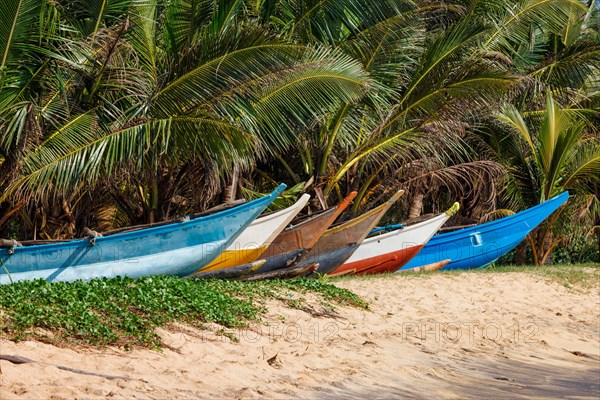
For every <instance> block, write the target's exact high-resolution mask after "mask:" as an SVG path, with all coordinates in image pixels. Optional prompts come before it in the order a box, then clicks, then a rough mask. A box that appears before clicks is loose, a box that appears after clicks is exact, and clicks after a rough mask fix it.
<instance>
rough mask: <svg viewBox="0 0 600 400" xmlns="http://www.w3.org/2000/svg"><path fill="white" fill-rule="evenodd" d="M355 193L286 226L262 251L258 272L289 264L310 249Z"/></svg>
mask: <svg viewBox="0 0 600 400" xmlns="http://www.w3.org/2000/svg"><path fill="white" fill-rule="evenodd" d="M356 195H357V192H351V193H350V194H349V195H348V196H346V198H345V199H344V200H342V201H341V202H340V203H339V204H338V205H337V206H335V207H331V208H329V209H327V210H325V211H323V212H321V213H319V214H317V215H314V216H311V217H310V218H308V219H306V220H304V221H302V222H300V223H298V224H296V225H293V226H289V227H287V228H286V229H285V230H284V231H283V232H281V233H280V234H279V236H277V237H276V238H275V240H273V242H272V243H271V245H270V246H269V247H268V248H267V250H265V252H264V253H263V257H264V258H265V264H264V265H263V266H262V267H260V268H259V270H258V273H265V272H269V271H274V270H277V269H281V268H285V267H287V266H289V265H291V264H292V262H293V261H294V260H295V259H296V258H297V257H298V256H299V255H300V254H302V253H305V252H307V251H309V250H310V249H312V247H313V246H314V245H315V243H317V241H318V240H319V238H320V237H321V235H323V233H325V231H326V230H327V228H329V226H331V224H333V222H334V221H335V220H336V219H337V217H338V216H339V215H340V214H341V213H342V212H343V211H344V210H345V209H346V207H348V205H349V204H350V203H351V202H352V200H353V199H354V197H356Z"/></svg>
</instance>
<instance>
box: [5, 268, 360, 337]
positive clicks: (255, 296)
mask: <svg viewBox="0 0 600 400" xmlns="http://www.w3.org/2000/svg"><path fill="white" fill-rule="evenodd" d="M305 293H312V294H314V295H316V296H317V297H318V298H320V299H321V300H322V301H323V302H325V303H327V304H330V305H335V304H339V305H348V306H355V307H361V308H367V307H368V305H367V303H365V302H364V301H363V300H362V299H360V298H359V297H358V296H356V295H355V294H354V293H352V292H350V291H348V290H345V289H341V288H338V287H336V286H334V285H331V284H328V283H326V282H324V281H323V280H318V279H295V280H287V281H280V280H272V281H256V282H237V281H226V280H196V279H179V278H176V277H168V276H153V277H146V278H141V279H136V280H134V279H129V278H125V279H121V278H113V279H95V280H92V281H89V282H84V281H76V282H69V283H61V282H59V283H49V282H46V281H44V280H36V281H27V282H17V283H14V284H11V285H4V286H0V332H2V336H3V338H6V339H9V340H14V341H20V340H26V339H34V340H39V341H44V342H48V343H53V344H57V345H69V344H76V345H82V344H83V345H90V346H99V347H102V346H108V345H116V346H123V347H125V348H131V347H132V346H143V347H150V348H159V347H160V346H161V339H160V337H159V336H158V335H157V333H156V331H155V329H156V328H158V327H164V326H166V325H168V324H170V323H174V322H177V323H183V324H186V325H189V326H193V327H198V328H202V327H203V326H204V325H205V324H207V323H216V324H219V325H221V326H223V327H225V328H236V327H244V326H247V325H248V324H249V323H251V322H253V321H256V322H257V321H259V320H260V318H261V316H262V315H264V313H265V312H266V311H267V309H266V302H267V301H268V300H273V299H275V300H280V301H283V302H284V303H285V304H286V305H287V306H288V307H296V308H301V307H302V305H303V294H305Z"/></svg>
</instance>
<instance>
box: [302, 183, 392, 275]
mask: <svg viewBox="0 0 600 400" xmlns="http://www.w3.org/2000/svg"><path fill="white" fill-rule="evenodd" d="M403 194H404V191H403V190H400V191H398V192H396V193H395V194H394V195H393V196H392V197H391V198H390V199H389V200H388V201H386V202H385V203H383V204H381V205H380V206H378V207H375V208H374V209H372V210H370V211H368V212H366V213H364V214H362V215H360V216H358V217H356V218H354V219H351V220H350V221H347V222H344V223H343V224H341V225H338V226H336V227H333V228H331V229H328V230H327V231H326V232H325V233H324V234H323V236H321V238H320V239H319V240H318V242H317V243H316V244H315V246H314V247H313V248H312V249H311V251H309V252H308V253H307V254H305V255H302V256H301V257H300V258H299V259H298V261H296V265H306V264H314V263H319V268H318V269H317V272H318V273H320V274H329V273H331V272H332V271H335V270H336V269H338V268H339V267H340V266H341V265H342V264H343V263H344V262H345V261H346V260H348V258H350V257H351V256H352V254H353V253H354V252H355V251H356V249H358V247H359V246H360V244H361V243H362V241H363V240H364V239H365V238H366V237H367V235H368V234H369V232H371V229H373V227H374V226H375V225H377V223H378V222H379V220H380V219H381V218H382V217H383V215H384V214H385V213H386V212H387V210H389V208H390V207H391V206H392V205H393V204H394V203H395V202H396V201H397V200H398V199H399V198H400V196H402V195H403Z"/></svg>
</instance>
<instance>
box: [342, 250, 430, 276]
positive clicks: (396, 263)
mask: <svg viewBox="0 0 600 400" xmlns="http://www.w3.org/2000/svg"><path fill="white" fill-rule="evenodd" d="M422 248H423V246H412V247H409V248H406V249H401V250H397V251H394V252H391V253H386V254H381V255H379V256H375V257H371V258H369V259H366V260H360V261H355V262H346V263H344V265H342V266H341V267H340V268H338V269H337V270H335V271H334V273H333V274H332V275H331V276H336V275H338V274H341V275H346V274H347V273H352V274H354V275H369V274H383V273H386V272H396V271H397V270H398V268H400V267H402V266H403V265H404V264H406V263H407V262H408V261H410V259H411V258H413V257H414V256H416V255H417V253H418V252H419V251H420V250H421V249H422Z"/></svg>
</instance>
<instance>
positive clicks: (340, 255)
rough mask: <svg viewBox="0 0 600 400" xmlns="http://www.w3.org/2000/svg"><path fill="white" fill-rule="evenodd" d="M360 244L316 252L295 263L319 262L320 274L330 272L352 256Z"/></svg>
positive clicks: (300, 264) (301, 264)
mask: <svg viewBox="0 0 600 400" xmlns="http://www.w3.org/2000/svg"><path fill="white" fill-rule="evenodd" d="M358 246H359V245H358V244H357V243H353V244H347V245H345V246H342V247H338V248H335V249H331V250H329V251H325V252H322V253H318V254H314V255H313V256H312V257H309V258H306V259H303V260H301V261H299V262H298V263H296V264H294V265H299V266H303V265H308V264H319V267H318V268H317V270H316V272H318V273H319V274H329V273H331V272H332V271H334V270H336V269H337V268H338V267H339V266H340V265H342V264H343V263H344V261H346V260H347V259H348V258H350V256H351V255H352V253H354V252H355V251H356V249H357V248H358Z"/></svg>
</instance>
